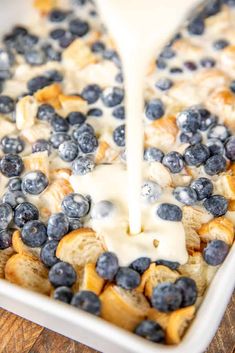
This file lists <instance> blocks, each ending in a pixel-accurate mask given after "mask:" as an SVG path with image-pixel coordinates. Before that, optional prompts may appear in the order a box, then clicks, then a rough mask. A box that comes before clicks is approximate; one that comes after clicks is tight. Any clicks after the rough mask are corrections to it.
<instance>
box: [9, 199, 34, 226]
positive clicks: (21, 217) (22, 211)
mask: <svg viewBox="0 0 235 353" xmlns="http://www.w3.org/2000/svg"><path fill="white" fill-rule="evenodd" d="M38 218H39V212H38V209H37V207H36V206H34V205H33V204H31V203H30V202H23V203H21V204H19V205H18V206H17V207H16V209H15V213H14V223H15V224H16V225H17V227H20V228H22V227H23V226H24V225H25V224H26V223H27V222H29V221H32V220H37V219H38Z"/></svg>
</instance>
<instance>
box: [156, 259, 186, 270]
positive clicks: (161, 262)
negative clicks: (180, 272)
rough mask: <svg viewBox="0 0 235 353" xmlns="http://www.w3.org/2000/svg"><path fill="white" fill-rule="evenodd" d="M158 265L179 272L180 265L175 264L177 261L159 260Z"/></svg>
mask: <svg viewBox="0 0 235 353" xmlns="http://www.w3.org/2000/svg"><path fill="white" fill-rule="evenodd" d="M156 265H162V266H166V267H169V268H170V269H171V270H177V269H178V267H179V265H180V264H179V262H175V261H168V260H157V261H156Z"/></svg>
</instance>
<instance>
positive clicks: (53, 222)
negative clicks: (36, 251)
mask: <svg viewBox="0 0 235 353" xmlns="http://www.w3.org/2000/svg"><path fill="white" fill-rule="evenodd" d="M68 231H69V220H68V218H67V216H65V214H63V213H62V212H60V213H54V214H53V215H51V216H50V218H49V219H48V224H47V235H48V237H49V239H50V240H60V239H61V238H62V237H63V236H64V235H65V234H67V233H68Z"/></svg>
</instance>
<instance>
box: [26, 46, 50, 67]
mask: <svg viewBox="0 0 235 353" xmlns="http://www.w3.org/2000/svg"><path fill="white" fill-rule="evenodd" d="M24 57H25V60H26V62H27V63H28V64H29V65H32V66H37V65H43V64H45V63H46V55H45V53H44V52H43V51H42V50H36V49H31V50H27V51H26V52H25V54H24Z"/></svg>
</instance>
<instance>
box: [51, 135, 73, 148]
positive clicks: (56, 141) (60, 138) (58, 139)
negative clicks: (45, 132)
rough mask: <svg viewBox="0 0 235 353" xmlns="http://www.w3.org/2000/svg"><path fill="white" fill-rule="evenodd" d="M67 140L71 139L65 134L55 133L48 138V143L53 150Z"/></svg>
mask: <svg viewBox="0 0 235 353" xmlns="http://www.w3.org/2000/svg"><path fill="white" fill-rule="evenodd" d="M69 140H71V137H70V136H69V135H68V134H66V133H65V132H57V133H56V134H52V135H51V137H50V142H51V144H52V146H53V148H55V149H57V148H59V146H60V145H61V143H63V142H65V141H69Z"/></svg>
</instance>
